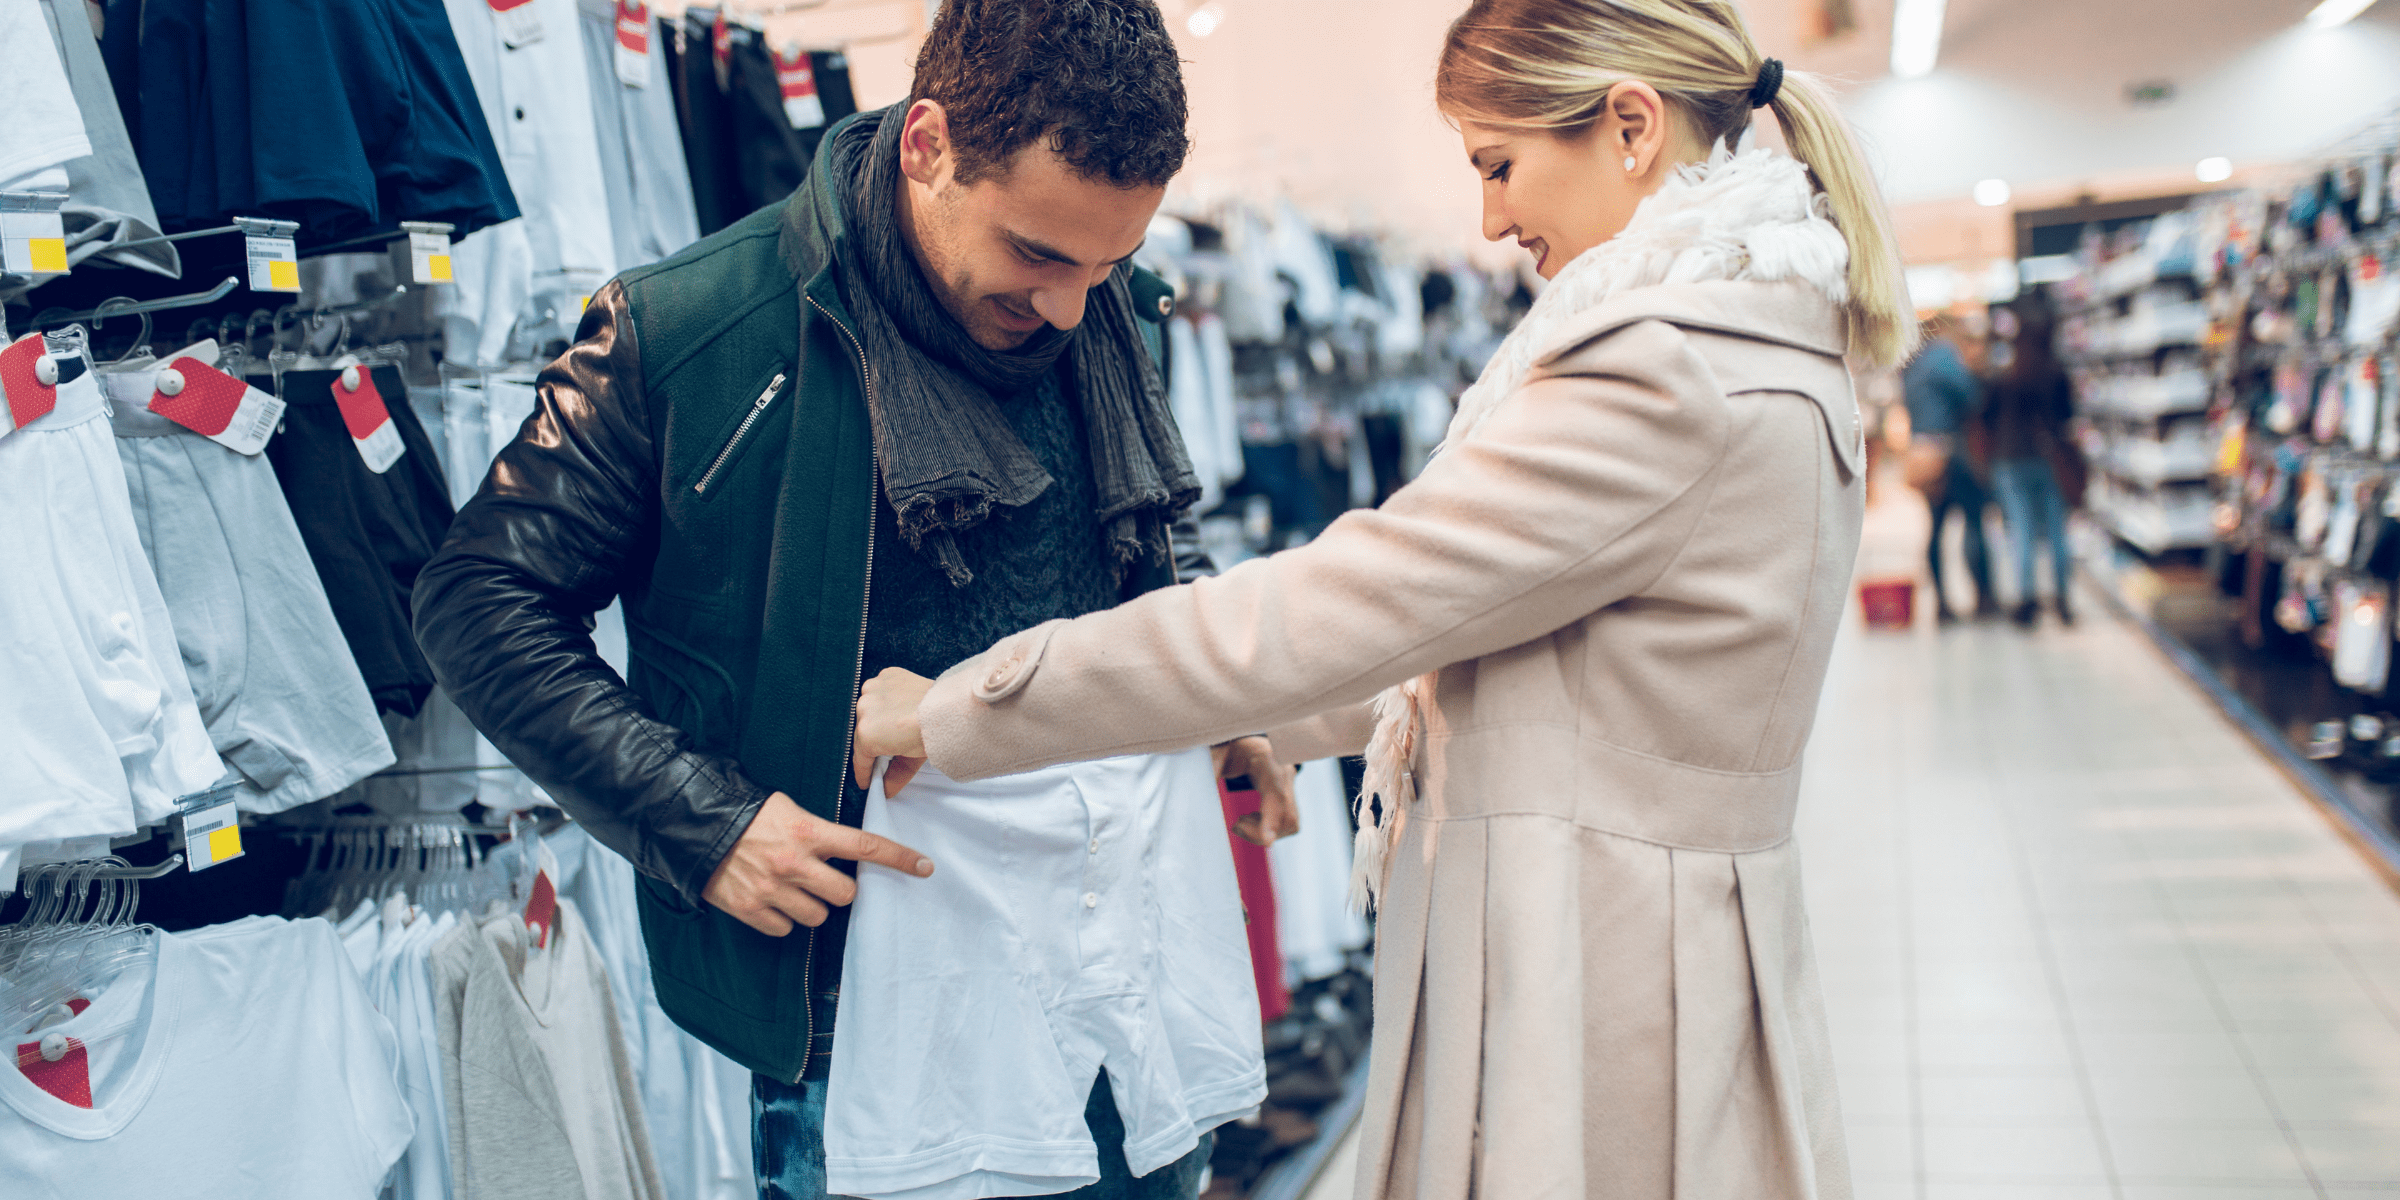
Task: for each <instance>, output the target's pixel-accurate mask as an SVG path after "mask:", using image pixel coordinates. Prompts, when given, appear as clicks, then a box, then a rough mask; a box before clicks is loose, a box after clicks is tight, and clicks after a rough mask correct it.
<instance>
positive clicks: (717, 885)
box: [701, 792, 933, 937]
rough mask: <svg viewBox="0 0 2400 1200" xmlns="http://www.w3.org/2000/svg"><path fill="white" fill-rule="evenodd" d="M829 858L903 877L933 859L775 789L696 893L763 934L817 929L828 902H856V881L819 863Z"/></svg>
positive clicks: (920, 871) (927, 870) (928, 866)
mask: <svg viewBox="0 0 2400 1200" xmlns="http://www.w3.org/2000/svg"><path fill="white" fill-rule="evenodd" d="M829 858H847V859H852V860H855V861H858V862H871V863H881V864H883V865H884V866H887V867H890V868H891V869H893V870H895V871H904V872H907V873H908V874H910V875H916V876H920V877H922V876H926V875H931V874H933V860H932V859H929V858H926V857H925V856H924V855H921V854H919V853H917V852H916V851H914V850H911V849H909V848H908V847H906V846H903V845H901V844H900V843H898V842H895V841H893V840H891V839H890V838H886V837H878V836H876V835H874V834H872V833H868V832H867V831H866V830H863V829H853V828H851V827H850V826H848V825H837V824H835V823H833V822H831V821H828V820H826V819H825V818H823V817H820V816H818V815H816V814H815V813H812V812H810V811H808V810H807V809H804V808H802V807H800V806H799V805H798V804H795V803H793V802H792V798H791V797H790V796H786V795H784V794H783V793H782V792H777V793H775V794H774V795H772V796H769V797H767V802H766V803H765V804H763V805H761V806H760V807H759V810H758V816H757V817H756V818H754V819H752V820H751V822H750V828H748V829H745V830H743V831H742V837H741V840H740V841H737V842H735V843H734V844H733V850H732V851H731V852H730V853H728V854H727V855H726V856H725V860H724V861H723V862H720V863H718V864H717V873H716V874H714V875H711V876H709V877H708V887H707V889H706V890H704V891H703V892H701V896H702V897H703V898H705V899H706V900H707V901H708V902H709V903H710V904H714V905H716V906H717V907H718V908H721V909H724V910H725V911H726V912H727V913H729V914H731V915H732V916H733V918H734V919H735V920H738V921H740V922H741V923H742V924H744V925H748V926H749V927H750V928H752V929H755V930H757V931H759V932H760V933H763V934H766V935H768V936H770V937H782V936H783V935H785V934H787V933H790V932H791V931H792V925H793V924H794V923H795V922H796V923H798V924H801V925H812V926H813V925H822V924H824V923H825V918H826V917H827V916H828V915H830V913H831V911H832V910H831V909H830V908H829V907H828V906H829V905H835V904H848V903H850V902H851V901H852V900H854V899H857V897H858V881H857V880H855V879H852V878H850V877H849V876H848V875H844V874H843V873H841V872H840V871H838V870H836V869H834V868H833V867H831V866H829V865H827V863H826V861H825V860H827V859H829Z"/></svg>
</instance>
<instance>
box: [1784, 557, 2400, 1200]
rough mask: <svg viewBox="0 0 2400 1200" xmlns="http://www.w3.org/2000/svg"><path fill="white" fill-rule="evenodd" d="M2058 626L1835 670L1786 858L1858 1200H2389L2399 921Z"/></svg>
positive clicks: (2156, 681)
mask: <svg viewBox="0 0 2400 1200" xmlns="http://www.w3.org/2000/svg"><path fill="white" fill-rule="evenodd" d="M2084 609H2085V612H2086V614H2087V616H2086V620H2085V621H2084V622H2083V624H2082V626H2081V627H2079V628H2077V629H2075V630H2072V631H2059V630H2056V629H2045V630H2044V631H2043V632H2041V633H2039V634H2037V635H2035V636H2031V637H2028V636H2026V635H2023V634H2020V633H2018V632H2017V631H2016V630H2014V629H2011V628H2008V627H2005V626H1996V627H1994V626H1984V627H1968V628H1962V629H1956V630H1952V631H1949V632H1947V633H1943V634H1939V635H1936V634H1935V633H1933V632H1932V631H1930V630H1920V631H1918V632H1916V633H1914V634H1901V635H1885V636H1866V635H1853V636H1849V637H1847V638H1846V639H1845V641H1844V643H1843V645H1842V647H1841V649H1840V651H1839V653H1838V654H1837V656H1836V659H1835V665H1834V672H1833V677H1832V679H1831V680H1830V682H1829V683H1828V685H1827V688H1826V693H1825V700H1824V706H1823V709H1822V711H1821V715H1820V718H1819V721H1818V734H1817V738H1816V741H1815V743H1814V744H1813V746H1812V748H1811V751H1810V759H1809V763H1808V784H1807V795H1806V799H1805V800H1804V802H1803V803H1802V806H1801V819H1800V838H1801V845H1802V847H1803V848H1804V851H1805V853H1806V855H1807V870H1808V872H1809V885H1810V886H1809V902H1810V906H1811V907H1810V915H1811V920H1812V922H1813V925H1814V929H1815V933H1816V944H1817V952H1818V955H1819V959H1820V961H1821V963H1822V965H1823V971H1824V978H1825V987H1826V992H1827V1005H1828V1008H1829V1010H1830V1012H1831V1013H1832V1019H1833V1022H1834V1026H1833V1034H1834V1048H1835V1052H1836V1055H1837V1058H1838V1061H1839V1065H1840V1071H1841V1082H1842V1088H1843V1097H1842V1099H1843V1105H1844V1109H1845V1114H1846V1117H1847V1120H1848V1124H1849V1128H1850V1133H1851V1141H1850V1151H1851V1160H1852V1164H1853V1168H1854V1171H1855V1173H1856V1176H1857V1181H1858V1195H1859V1197H1860V1200H1889V1198H1897V1197H1909V1198H1912V1200H1966V1198H1969V1197H1975V1198H1981V1197H2012V1198H2016V1197H2023V1198H2028V1200H2081V1198H2083V1197H2110V1198H2113V1200H2161V1198H2164V1197H2201V1198H2208V1200H2231V1198H2234V1197H2267V1198H2275V1200H2281V1198H2283V1197H2301V1196H2330V1197H2363V1196H2394V1197H2400V898H2396V897H2395V895H2394V893H2393V892H2392V890H2391V889H2389V888H2388V887H2386V886H2385V884H2384V883H2383V881H2382V880H2381V879H2380V878H2378V877H2377V875H2376V874H2375V873H2374V872H2373V871H2372V870H2371V869H2370V868H2369V866H2368V865H2367V863H2366V861H2365V860H2364V859H2362V858H2361V857H2360V855H2359V852H2358V851H2356V850H2354V849H2353V848H2352V847H2351V846H2349V845H2348V844H2346V843H2345V842H2343V841H2342V840H2341V838H2340V837H2339V836H2337V835H2336V834H2335V832H2334V831H2333V828H2332V826H2331V825H2329V824H2328V823H2327V821H2326V819H2325V818H2324V817H2322V816H2320V815H2319V813H2318V812H2317V811H2316V810H2315V809H2314V808H2313V807H2311V805H2310V804H2309V802H2308V801H2306V800H2305V799H2303V798H2302V797H2301V796H2300V794H2299V793H2297V792H2296V791H2295V790H2294V789H2293V788H2292V786H2291V784H2290V783H2289V782H2288V781H2286V780H2285V779H2284V778H2283V776H2281V775H2280V774H2279V773H2278V772H2277V771H2276V770H2275V768H2273V767H2272V766H2271V765H2269V763H2268V762H2267V761H2266V760H2265V759H2264V758H2262V757H2261V756H2260V755H2259V754H2258V752H2257V751H2256V750H2255V749H2254V748H2253V747H2251V746H2250V744H2249V743H2247V742H2246V741H2244V740H2243V739H2242V738H2241V737H2240V735H2239V734H2238V733H2236V732H2235V730H2234V729H2233V728H2232V727H2231V726H2230V725H2229V724H2227V723H2226V722H2225V721H2224V720H2223V719H2222V718H2221V717H2220V716H2219V715H2218V714H2217V713H2216V711H2215V710H2214V709H2212V708H2211V707H2209V705H2208V704H2207V702H2206V701H2205V700H2204V699H2203V698H2202V697H2201V696H2200V694H2199V693H2198V692H2197V691H2196V690H2195V689H2193V688H2192V687H2191V685H2190V684H2189V683H2188V682H2187V681H2186V680H2184V679H2183V678H2182V677H2181V676H2180V675H2178V674H2177V673H2176V672H2175V671H2174V669H2173V668H2172V667H2170V666H2169V665H2168V664H2167V663H2166V662H2165V660H2163V659H2162V658H2160V657H2159V656H2158V654H2157V653H2156V652H2155V651H2154V650H2153V649H2152V648H2151V647H2150V646H2149V644H2148V643H2147V642H2145V641H2144V640H2143V638H2142V635H2141V634H2140V633H2139V632H2138V631H2135V630H2133V629H2131V628H2129V627H2127V626H2124V625H2120V624H2118V623H2117V622H2115V621H2113V620H2111V619H2109V618H2108V617H2107V616H2106V615H2105V613H2104V611H2103V610H2102V609H2101V608H2100V606H2099V605H2098V604H2097V603H2087V604H2086V605H2085V606H2084Z"/></svg>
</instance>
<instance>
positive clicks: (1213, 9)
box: [1183, 4, 1225, 37]
mask: <svg viewBox="0 0 2400 1200" xmlns="http://www.w3.org/2000/svg"><path fill="white" fill-rule="evenodd" d="M1224 23H1225V10H1224V9H1222V8H1219V7H1217V6H1216V5H1214V4H1204V5H1202V6H1200V7H1199V8H1197V9H1194V10H1193V11H1192V15H1191V16H1190V17H1189V18H1187V19H1186V20H1185V21H1184V23H1183V27H1184V28H1186V29H1189V30H1191V31H1192V36H1193V37H1207V36H1208V35H1210V34H1212V33H1215V32H1216V31H1217V26H1219V25H1222V24H1224Z"/></svg>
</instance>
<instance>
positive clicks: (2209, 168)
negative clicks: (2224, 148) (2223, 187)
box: [2192, 158, 2233, 183]
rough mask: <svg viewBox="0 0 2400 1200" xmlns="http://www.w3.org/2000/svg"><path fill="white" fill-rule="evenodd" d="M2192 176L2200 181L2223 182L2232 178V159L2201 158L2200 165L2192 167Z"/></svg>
mask: <svg viewBox="0 0 2400 1200" xmlns="http://www.w3.org/2000/svg"><path fill="white" fill-rule="evenodd" d="M2192 176H2193V178H2196V179H2198V180H2199V181H2200V182H2202V183H2223V182H2225V181H2226V180H2228V179H2231V178H2233V160H2232V159H2230V158H2204V159H2201V160H2200V165H2199V166H2197V167H2194V168H2192Z"/></svg>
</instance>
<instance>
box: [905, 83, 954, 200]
mask: <svg viewBox="0 0 2400 1200" xmlns="http://www.w3.org/2000/svg"><path fill="white" fill-rule="evenodd" d="M901 121H902V124H901V126H900V173H901V174H903V175H906V176H908V177H909V179H910V180H912V181H914V182H916V183H917V184H919V185H920V186H923V187H928V188H938V187H939V186H941V185H942V184H943V183H946V182H948V180H949V178H950V176H951V174H952V173H953V170H954V168H955V165H956V160H955V159H954V158H953V157H952V155H951V153H950V114H949V113H947V112H945V111H943V109H942V106H941V103H940V102H939V101H934V100H919V101H917V102H916V103H914V104H911V105H909V106H908V112H907V114H906V115H904V116H903V117H902V118H901Z"/></svg>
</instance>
